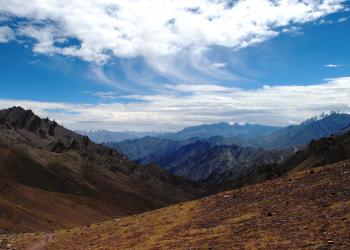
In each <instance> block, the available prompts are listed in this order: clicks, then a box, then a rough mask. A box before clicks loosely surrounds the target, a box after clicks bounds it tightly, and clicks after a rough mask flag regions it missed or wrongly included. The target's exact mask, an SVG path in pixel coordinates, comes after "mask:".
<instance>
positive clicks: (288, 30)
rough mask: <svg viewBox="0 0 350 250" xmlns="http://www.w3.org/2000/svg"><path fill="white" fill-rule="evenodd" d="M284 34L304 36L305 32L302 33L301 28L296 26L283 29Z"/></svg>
mask: <svg viewBox="0 0 350 250" xmlns="http://www.w3.org/2000/svg"><path fill="white" fill-rule="evenodd" d="M282 32H284V33H290V34H292V35H296V36H299V35H303V34H304V32H303V31H302V29H301V28H300V27H295V26H292V27H287V28H283V29H282Z"/></svg>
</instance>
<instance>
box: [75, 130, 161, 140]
mask: <svg viewBox="0 0 350 250" xmlns="http://www.w3.org/2000/svg"><path fill="white" fill-rule="evenodd" d="M76 132H77V133H78V134H81V135H85V136H88V137H89V138H90V139H91V140H92V141H94V142H96V143H105V142H120V141H124V140H131V139H138V138H143V137H145V136H159V135H162V134H164V133H156V132H132V131H124V132H117V131H108V130H103V129H98V130H87V131H83V130H79V131H76Z"/></svg>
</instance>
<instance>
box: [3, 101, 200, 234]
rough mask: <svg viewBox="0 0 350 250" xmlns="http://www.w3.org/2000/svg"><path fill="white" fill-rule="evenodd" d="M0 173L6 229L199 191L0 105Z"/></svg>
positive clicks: (142, 207) (97, 217) (34, 227)
mask: <svg viewBox="0 0 350 250" xmlns="http://www.w3.org/2000/svg"><path fill="white" fill-rule="evenodd" d="M0 180H1V182H0V183H1V185H0V192H1V196H0V211H1V213H0V222H1V228H0V230H2V231H7V232H28V231H38V230H48V229H54V228H64V227H72V226H77V225H81V224H88V223H92V222H97V221H101V220H106V219H110V218H116V217H120V216H125V215H130V214H135V213H140V212H144V211H147V210H150V209H155V208H159V207H163V206H166V205H169V204H173V203H177V202H181V201H186V200H190V199H194V198H196V197H198V196H199V195H201V193H203V190H201V188H199V187H198V185H196V184H193V183H191V182H188V181H186V180H184V179H182V178H180V177H177V176H174V175H172V174H170V173H168V172H167V171H166V170H164V169H162V168H160V167H158V166H156V165H147V166H140V165H138V164H136V163H135V162H132V161H129V160H128V159H127V158H126V157H125V156H124V155H122V154H120V153H119V152H118V151H116V150H113V149H111V148H108V147H106V146H103V145H99V144H95V143H94V142H92V141H90V139H89V138H88V137H86V136H82V135H79V134H76V133H75V132H73V131H70V130H68V129H66V128H64V127H62V126H60V125H59V124H57V123H56V122H55V121H50V120H49V119H41V118H40V117H38V116H36V115H35V114H34V113H33V112H32V111H31V110H24V109H22V108H20V107H13V108H9V109H5V110H1V111H0Z"/></svg>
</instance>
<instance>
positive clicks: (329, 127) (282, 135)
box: [252, 112, 350, 148]
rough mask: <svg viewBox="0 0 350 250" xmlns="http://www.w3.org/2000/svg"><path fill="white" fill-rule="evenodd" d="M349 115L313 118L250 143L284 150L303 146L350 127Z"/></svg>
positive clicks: (332, 114)
mask: <svg viewBox="0 0 350 250" xmlns="http://www.w3.org/2000/svg"><path fill="white" fill-rule="evenodd" d="M349 126H350V115H349V114H345V113H339V112H331V113H329V114H322V115H320V116H318V117H313V118H311V119H308V120H306V121H304V122H302V123H301V124H299V125H293V126H289V127H286V128H282V129H280V130H278V131H276V132H273V133H271V134H267V135H263V136H260V137H257V138H255V139H254V140H253V141H252V142H253V145H254V146H256V147H263V148H286V147H291V146H298V145H304V144H307V143H309V142H310V141H311V140H314V139H319V138H322V137H326V136H330V135H331V134H338V133H342V132H344V131H346V129H349V128H350V127H349Z"/></svg>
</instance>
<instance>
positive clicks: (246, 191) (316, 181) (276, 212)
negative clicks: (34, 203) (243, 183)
mask: <svg viewBox="0 0 350 250" xmlns="http://www.w3.org/2000/svg"><path fill="white" fill-rule="evenodd" d="M349 181H350V162H345V163H339V164H335V165H332V166H326V167H322V168H318V169H315V170H314V171H313V173H310V171H304V172H298V173H293V174H292V175H290V176H286V177H283V178H280V179H276V180H273V181H267V182H265V183H262V184H258V185H254V186H249V187H246V188H243V189H240V190H233V191H228V192H224V193H220V194H218V195H215V196H211V197H206V198H203V199H200V200H196V201H192V202H186V203H182V204H177V205H173V206H170V207H166V208H162V209H158V210H154V211H151V212H146V213H143V214H139V215H136V216H130V217H124V218H121V219H116V220H112V221H107V222H104V223H100V224H93V225H90V226H87V227H79V228H74V229H72V230H68V231H67V230H59V231H55V232H54V233H53V234H44V233H43V234H38V235H36V234H20V235H9V236H6V237H5V238H6V240H7V241H8V242H10V243H11V244H13V245H14V247H15V248H16V249H30V247H33V246H34V247H37V246H40V247H41V248H37V249H269V250H270V249H272V250H273V249H278V250H280V249H344V250H345V249H350V188H349Z"/></svg>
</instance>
